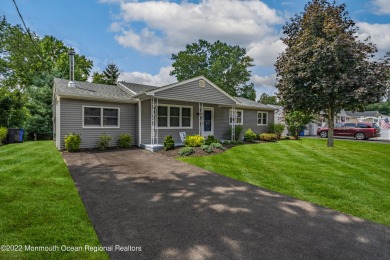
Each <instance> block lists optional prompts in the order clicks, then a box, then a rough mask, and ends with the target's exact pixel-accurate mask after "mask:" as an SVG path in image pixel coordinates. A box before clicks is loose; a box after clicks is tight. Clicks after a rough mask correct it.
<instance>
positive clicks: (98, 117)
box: [83, 106, 119, 128]
mask: <svg viewBox="0 0 390 260" xmlns="http://www.w3.org/2000/svg"><path fill="white" fill-rule="evenodd" d="M83 118H84V119H83V126H84V127H107V128H110V127H119V108H111V107H88V106H83Z"/></svg>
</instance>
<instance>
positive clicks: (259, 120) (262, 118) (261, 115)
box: [257, 111, 268, 125]
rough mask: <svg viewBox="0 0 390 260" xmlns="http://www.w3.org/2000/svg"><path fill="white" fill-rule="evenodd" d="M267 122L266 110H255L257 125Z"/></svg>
mask: <svg viewBox="0 0 390 260" xmlns="http://www.w3.org/2000/svg"><path fill="white" fill-rule="evenodd" d="M267 124H268V113H267V112H260V111H258V112H257V125H267Z"/></svg>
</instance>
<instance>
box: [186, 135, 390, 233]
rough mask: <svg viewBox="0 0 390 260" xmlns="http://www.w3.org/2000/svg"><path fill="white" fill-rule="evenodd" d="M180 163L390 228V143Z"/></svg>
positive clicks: (307, 145) (309, 142) (305, 147)
mask: <svg viewBox="0 0 390 260" xmlns="http://www.w3.org/2000/svg"><path fill="white" fill-rule="evenodd" d="M180 160H182V161H185V162H188V163H191V164H195V165H197V166H199V167H202V168H205V169H208V170H211V171H213V172H217V173H220V174H222V175H225V176H228V177H231V178H234V179H237V180H241V181H244V182H248V183H251V184H254V185H257V186H260V187H264V188H267V189H270V190H273V191H277V192H280V193H283V194H287V195H290V196H293V197H296V198H299V199H302V200H305V201H310V202H313V203H316V204H318V205H322V206H325V207H329V208H333V209H336V210H339V211H342V212H345V213H348V214H351V215H354V216H358V217H361V218H364V219H368V220H372V221H375V222H378V223H382V224H385V225H388V226H390V144H379V143H370V142H353V141H347V140H336V141H335V147H334V148H328V147H326V140H324V139H303V140H300V141H279V142H276V143H261V144H253V145H243V146H236V147H234V148H232V149H230V150H228V151H226V152H224V153H222V154H218V155H213V156H205V157H188V158H180Z"/></svg>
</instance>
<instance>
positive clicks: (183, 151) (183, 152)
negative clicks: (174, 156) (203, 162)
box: [179, 147, 195, 156]
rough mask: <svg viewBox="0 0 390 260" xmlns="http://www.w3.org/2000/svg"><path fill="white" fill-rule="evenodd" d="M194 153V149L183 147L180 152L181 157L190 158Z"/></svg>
mask: <svg viewBox="0 0 390 260" xmlns="http://www.w3.org/2000/svg"><path fill="white" fill-rule="evenodd" d="M193 153H195V151H194V148H192V147H183V148H181V149H180V150H179V155H180V156H190V155H191V154H193Z"/></svg>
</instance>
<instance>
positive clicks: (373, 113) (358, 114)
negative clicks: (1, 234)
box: [345, 111, 380, 117]
mask: <svg viewBox="0 0 390 260" xmlns="http://www.w3.org/2000/svg"><path fill="white" fill-rule="evenodd" d="M345 113H346V114H347V115H348V116H351V117H377V116H379V115H380V113H379V112H378V111H364V112H352V111H345Z"/></svg>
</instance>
